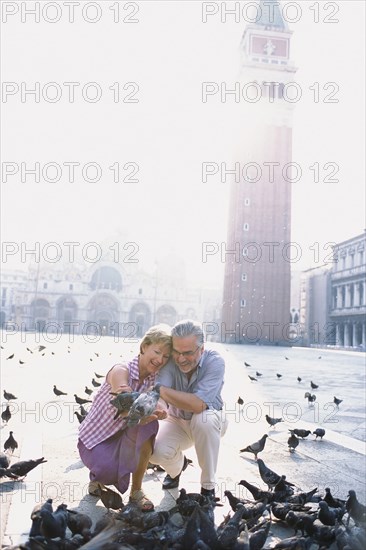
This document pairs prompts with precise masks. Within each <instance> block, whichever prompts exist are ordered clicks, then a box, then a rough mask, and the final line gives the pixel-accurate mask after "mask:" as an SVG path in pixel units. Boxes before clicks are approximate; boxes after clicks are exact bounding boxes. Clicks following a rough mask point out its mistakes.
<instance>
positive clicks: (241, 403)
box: [237, 395, 244, 405]
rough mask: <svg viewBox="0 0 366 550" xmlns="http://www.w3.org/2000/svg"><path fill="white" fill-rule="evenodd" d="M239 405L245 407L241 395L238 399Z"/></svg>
mask: <svg viewBox="0 0 366 550" xmlns="http://www.w3.org/2000/svg"><path fill="white" fill-rule="evenodd" d="M237 403H238V404H239V405H244V401H243V399H242V398H241V397H240V395H239V397H238V400H237Z"/></svg>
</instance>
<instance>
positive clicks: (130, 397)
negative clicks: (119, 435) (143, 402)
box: [111, 391, 140, 420]
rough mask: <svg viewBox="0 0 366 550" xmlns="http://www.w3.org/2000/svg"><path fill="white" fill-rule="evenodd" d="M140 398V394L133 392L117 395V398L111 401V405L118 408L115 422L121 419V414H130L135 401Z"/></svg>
mask: <svg viewBox="0 0 366 550" xmlns="http://www.w3.org/2000/svg"><path fill="white" fill-rule="evenodd" d="M139 396H140V392H137V391H132V392H123V393H119V394H117V396H116V397H115V398H114V399H112V400H111V405H113V406H114V407H116V409H117V412H116V414H115V415H114V418H113V419H114V420H115V419H116V418H118V417H119V415H120V414H122V413H125V412H128V411H129V410H130V409H131V407H132V405H133V403H134V401H136V399H137V398H138V397H139Z"/></svg>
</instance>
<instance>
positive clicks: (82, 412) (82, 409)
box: [80, 405, 88, 416]
mask: <svg viewBox="0 0 366 550" xmlns="http://www.w3.org/2000/svg"><path fill="white" fill-rule="evenodd" d="M80 414H81V415H82V416H86V415H87V414H88V411H87V410H86V409H85V407H83V405H80Z"/></svg>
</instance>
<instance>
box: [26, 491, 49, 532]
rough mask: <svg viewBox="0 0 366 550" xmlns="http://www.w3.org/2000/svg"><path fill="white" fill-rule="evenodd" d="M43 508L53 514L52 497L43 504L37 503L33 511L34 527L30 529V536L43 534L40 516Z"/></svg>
mask: <svg viewBox="0 0 366 550" xmlns="http://www.w3.org/2000/svg"><path fill="white" fill-rule="evenodd" d="M41 510H47V511H48V512H50V513H51V514H52V512H53V507H52V498H49V499H48V500H46V502H44V503H43V504H36V506H35V507H34V508H33V510H32V513H31V520H32V527H31V530H30V531H29V537H37V536H39V535H40V534H41V523H42V518H41V516H40V512H41Z"/></svg>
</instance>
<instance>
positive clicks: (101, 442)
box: [78, 325, 171, 511]
mask: <svg viewBox="0 0 366 550" xmlns="http://www.w3.org/2000/svg"><path fill="white" fill-rule="evenodd" d="M170 332H171V329H170V327H169V326H167V325H156V326H153V327H151V328H150V329H149V330H148V331H147V332H146V334H145V335H144V336H143V338H142V340H141V343H140V353H139V355H138V356H137V357H135V358H134V359H132V361H130V362H128V363H123V364H117V365H114V366H113V367H112V368H111V369H110V371H109V372H108V373H107V376H106V379H105V382H104V384H103V385H102V386H101V387H100V388H99V391H98V393H97V394H96V395H95V398H94V401H93V404H92V406H91V409H90V411H89V413H88V415H87V416H86V418H85V420H84V421H83V422H82V423H81V424H80V427H79V442H78V449H79V453H80V458H81V460H82V461H83V463H84V464H85V466H86V467H87V468H88V469H89V471H90V473H89V477H90V480H91V481H90V483H89V494H91V495H93V496H100V494H101V489H102V488H103V484H105V485H115V487H116V488H117V489H118V490H119V491H120V492H121V493H125V492H126V491H127V489H128V487H129V484H130V477H131V474H132V484H131V490H130V502H134V503H136V504H138V506H139V507H140V508H141V510H143V511H150V510H152V509H153V508H154V505H153V503H152V502H151V501H150V500H149V499H148V498H147V497H146V495H145V494H144V492H143V491H142V488H141V486H142V480H143V477H144V474H145V472H146V468H147V465H148V463H149V458H150V456H151V454H152V451H153V445H154V441H155V436H156V434H157V432H158V429H159V423H158V420H162V419H164V418H166V410H165V408H163V407H160V405H159V403H158V405H157V409H156V411H154V413H153V414H152V415H151V416H149V417H147V418H144V419H143V420H141V421H140V423H139V424H137V425H136V426H133V427H126V420H125V419H124V418H123V417H122V416H121V415H119V416H118V417H117V418H115V415H116V411H117V409H116V408H115V407H114V406H113V405H111V400H112V399H113V396H112V395H111V393H121V392H131V391H139V392H143V391H147V390H148V389H151V387H152V386H154V384H155V379H156V376H157V374H158V372H159V371H160V369H161V368H162V367H163V366H164V365H166V364H167V362H168V360H169V357H170V354H171V336H170ZM126 414H127V413H126Z"/></svg>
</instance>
